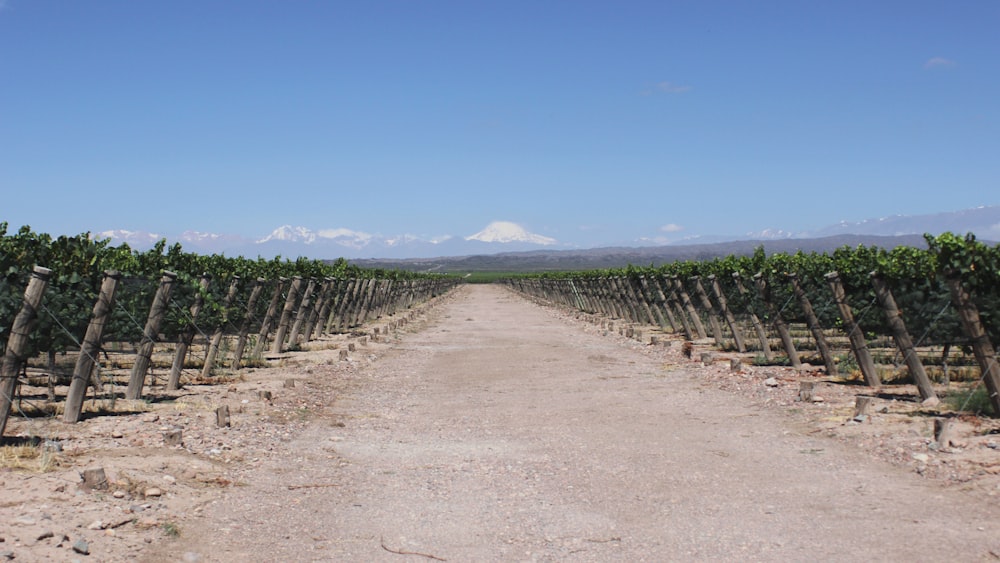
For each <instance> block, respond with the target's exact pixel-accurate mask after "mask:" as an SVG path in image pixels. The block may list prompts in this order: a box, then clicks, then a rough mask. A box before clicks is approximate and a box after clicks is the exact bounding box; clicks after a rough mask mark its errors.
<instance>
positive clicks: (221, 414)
mask: <svg viewBox="0 0 1000 563" xmlns="http://www.w3.org/2000/svg"><path fill="white" fill-rule="evenodd" d="M215 425H216V426H218V427H219V428H228V427H229V426H231V425H232V424H231V423H230V420H229V406H228V405H222V406H221V407H219V408H217V409H215Z"/></svg>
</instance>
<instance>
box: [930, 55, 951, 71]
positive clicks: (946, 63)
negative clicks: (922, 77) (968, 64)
mask: <svg viewBox="0 0 1000 563" xmlns="http://www.w3.org/2000/svg"><path fill="white" fill-rule="evenodd" d="M956 64H957V63H955V61H953V60H951V59H946V58H944V57H931V58H929V59H927V62H925V63H924V68H925V69H932V68H947V67H951V66H955V65H956Z"/></svg>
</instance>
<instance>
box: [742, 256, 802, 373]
mask: <svg viewBox="0 0 1000 563" xmlns="http://www.w3.org/2000/svg"><path fill="white" fill-rule="evenodd" d="M753 281H754V283H755V284H756V285H757V293H759V294H760V299H761V301H763V302H764V306H765V307H767V310H768V313H769V314H770V315H771V320H772V323H773V324H774V329H775V330H777V331H778V336H780V337H781V344H782V345H783V346H784V347H785V354H787V355H788V363H789V364H791V365H792V367H793V368H797V367H799V366H801V365H802V362H801V361H800V360H799V353H798V352H797V351H796V350H795V342H793V341H792V334H791V333H790V332H789V331H788V325H787V324H786V323H785V319H782V318H781V312H780V311H778V308H777V307H775V306H774V303H773V302H772V301H771V288H769V287H768V286H767V280H765V279H764V274H762V273H757V274H754V276H753Z"/></svg>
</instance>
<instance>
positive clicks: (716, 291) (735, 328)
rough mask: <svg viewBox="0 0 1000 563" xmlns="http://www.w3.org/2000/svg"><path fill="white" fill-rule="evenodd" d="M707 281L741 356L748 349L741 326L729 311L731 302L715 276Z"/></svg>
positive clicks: (711, 276) (709, 277)
mask: <svg viewBox="0 0 1000 563" xmlns="http://www.w3.org/2000/svg"><path fill="white" fill-rule="evenodd" d="M705 279H707V280H708V282H709V284H710V286H711V288H712V294H713V295H715V301H716V302H717V303H718V304H719V310H720V311H722V316H723V318H725V319H726V324H727V325H729V331H730V332H732V333H733V340H735V341H736V349H737V350H739V351H740V353H741V354H742V353H744V352H746V351H747V347H746V344H744V342H743V332H742V331H740V327H739V325H738V324H736V317H734V316H733V313H732V311H730V310H729V302H728V301H726V294H725V293H723V292H722V285H720V284H719V280H718V279H717V278H716V277H715V274H712V275H710V276H708V277H707V278H705Z"/></svg>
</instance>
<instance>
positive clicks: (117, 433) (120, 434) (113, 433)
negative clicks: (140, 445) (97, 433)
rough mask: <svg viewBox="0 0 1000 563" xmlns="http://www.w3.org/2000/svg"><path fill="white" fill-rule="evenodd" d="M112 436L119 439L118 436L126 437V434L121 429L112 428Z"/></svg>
mask: <svg viewBox="0 0 1000 563" xmlns="http://www.w3.org/2000/svg"><path fill="white" fill-rule="evenodd" d="M111 437H112V438H115V439H118V438H124V437H125V434H124V433H122V431H121V430H112V431H111Z"/></svg>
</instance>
